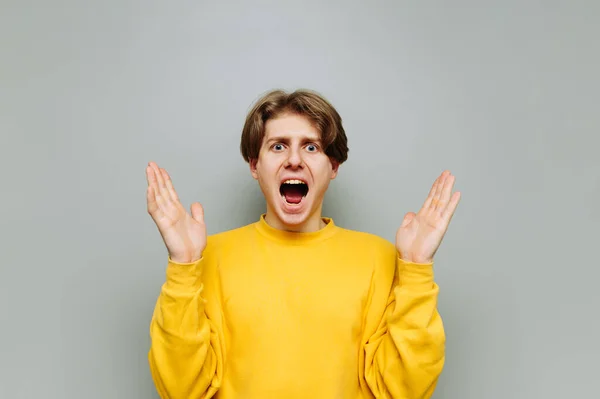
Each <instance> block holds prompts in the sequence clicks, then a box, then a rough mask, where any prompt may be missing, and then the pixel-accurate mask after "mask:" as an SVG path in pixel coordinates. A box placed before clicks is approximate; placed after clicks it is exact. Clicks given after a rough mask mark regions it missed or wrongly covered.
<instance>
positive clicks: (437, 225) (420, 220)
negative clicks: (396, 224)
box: [396, 171, 460, 263]
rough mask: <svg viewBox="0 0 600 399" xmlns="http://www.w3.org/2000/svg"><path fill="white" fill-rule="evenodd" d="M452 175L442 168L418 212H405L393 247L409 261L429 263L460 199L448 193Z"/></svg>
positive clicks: (457, 194)
mask: <svg viewBox="0 0 600 399" xmlns="http://www.w3.org/2000/svg"><path fill="white" fill-rule="evenodd" d="M454 180H455V178H454V176H453V175H452V174H450V172H449V171H444V172H443V173H442V174H441V175H440V176H439V177H438V178H437V179H436V180H435V182H434V183H433V186H432V187H431V190H430V191H429V195H428V196H427V199H426V200H425V203H424V204H423V206H422V207H421V209H420V210H419V212H418V213H416V214H415V213H414V212H409V213H407V214H406V215H405V216H404V220H403V221H402V225H401V226H400V228H399V229H398V231H397V233H396V249H397V250H398V252H399V253H400V257H401V258H402V259H404V260H406V261H409V262H415V263H432V262H433V256H434V255H435V253H436V251H437V250H438V248H439V246H440V244H441V242H442V239H443V238H444V235H445V234H446V231H447V229H448V225H449V224H450V220H451V219H452V216H453V215H454V211H455V210H456V207H457V206H458V202H459V200H460V192H455V193H454V194H452V188H453V186H454Z"/></svg>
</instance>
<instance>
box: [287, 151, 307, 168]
mask: <svg viewBox="0 0 600 399" xmlns="http://www.w3.org/2000/svg"><path fill="white" fill-rule="evenodd" d="M285 166H286V167H288V168H293V169H296V168H300V167H303V166H304V161H303V159H302V155H301V154H300V150H299V149H293V148H292V149H290V151H289V152H288V157H287V159H286V165H285Z"/></svg>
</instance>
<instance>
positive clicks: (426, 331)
mask: <svg viewBox="0 0 600 399" xmlns="http://www.w3.org/2000/svg"><path fill="white" fill-rule="evenodd" d="M323 220H325V221H326V223H327V225H326V227H324V228H323V229H321V230H319V231H317V232H312V233H291V232H285V231H281V230H276V229H274V228H272V227H271V226H269V225H268V224H267V223H266V222H265V220H264V215H262V216H261V218H260V219H259V221H257V222H256V223H252V224H249V225H247V226H244V227H240V228H237V229H234V230H230V231H227V232H223V233H219V234H215V235H211V236H209V238H208V243H207V247H206V249H205V251H204V253H203V256H202V259H200V260H199V261H197V262H195V263H190V264H179V263H175V262H173V261H172V260H171V259H169V260H168V264H167V272H166V282H165V284H164V285H163V287H162V290H161V292H160V295H159V297H158V301H157V303H156V308H155V311H154V315H153V317H152V321H151V326H150V335H151V342H152V344H151V348H150V351H149V364H150V370H151V373H152V378H153V380H154V383H155V385H156V387H157V391H158V393H159V394H160V396H161V397H162V398H165V399H166V398H171V399H179V398H181V399H184V398H185V399H196V398H210V397H214V398H220V399H232V398H236V399H239V398H241V399H254V398H257V399H271V398H274V399H278V398H282V399H296V398H298V399H300V398H301V399H320V398H323V399H325V398H327V399H333V398H343V399H346V398H348V399H355V398H373V397H375V398H403V399H404V398H406V399H416V398H429V397H430V396H431V395H432V393H433V390H434V388H435V385H436V383H437V379H438V376H439V375H440V373H441V371H442V368H443V364H444V353H445V350H444V345H445V335H444V329H443V325H442V320H441V318H440V315H439V314H438V312H437V309H436V308H437V296H438V286H437V285H436V284H435V283H434V281H433V270H432V267H433V265H432V264H415V263H409V262H405V261H403V260H402V259H400V258H399V256H398V253H397V251H396V249H395V247H394V245H393V244H391V243H390V242H388V241H386V240H384V239H382V238H379V237H377V236H375V235H371V234H368V233H362V232H357V231H352V230H348V229H344V228H341V227H338V226H336V225H335V224H334V222H333V220H332V219H330V218H324V219H323Z"/></svg>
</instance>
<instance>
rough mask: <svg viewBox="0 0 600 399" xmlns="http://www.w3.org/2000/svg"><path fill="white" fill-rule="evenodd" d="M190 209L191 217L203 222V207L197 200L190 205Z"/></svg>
mask: <svg viewBox="0 0 600 399" xmlns="http://www.w3.org/2000/svg"><path fill="white" fill-rule="evenodd" d="M190 209H191V211H192V217H193V218H194V220H195V221H196V222H199V223H204V208H202V205H200V203H199V202H194V203H193V204H192V206H191V207H190Z"/></svg>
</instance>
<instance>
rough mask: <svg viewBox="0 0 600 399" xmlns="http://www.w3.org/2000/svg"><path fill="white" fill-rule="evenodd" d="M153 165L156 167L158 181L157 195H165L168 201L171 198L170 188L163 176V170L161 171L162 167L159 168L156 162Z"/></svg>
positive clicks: (155, 172) (153, 167)
mask: <svg viewBox="0 0 600 399" xmlns="http://www.w3.org/2000/svg"><path fill="white" fill-rule="evenodd" d="M151 166H152V169H154V174H155V175H156V182H157V183H158V185H157V192H156V195H157V197H158V196H160V197H163V198H164V199H165V201H168V200H169V199H170V198H171V195H170V194H169V189H168V188H167V184H166V183H165V179H164V178H163V175H162V172H161V171H160V169H161V168H159V167H158V165H157V164H155V163H154V162H153V163H152V165H151Z"/></svg>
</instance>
